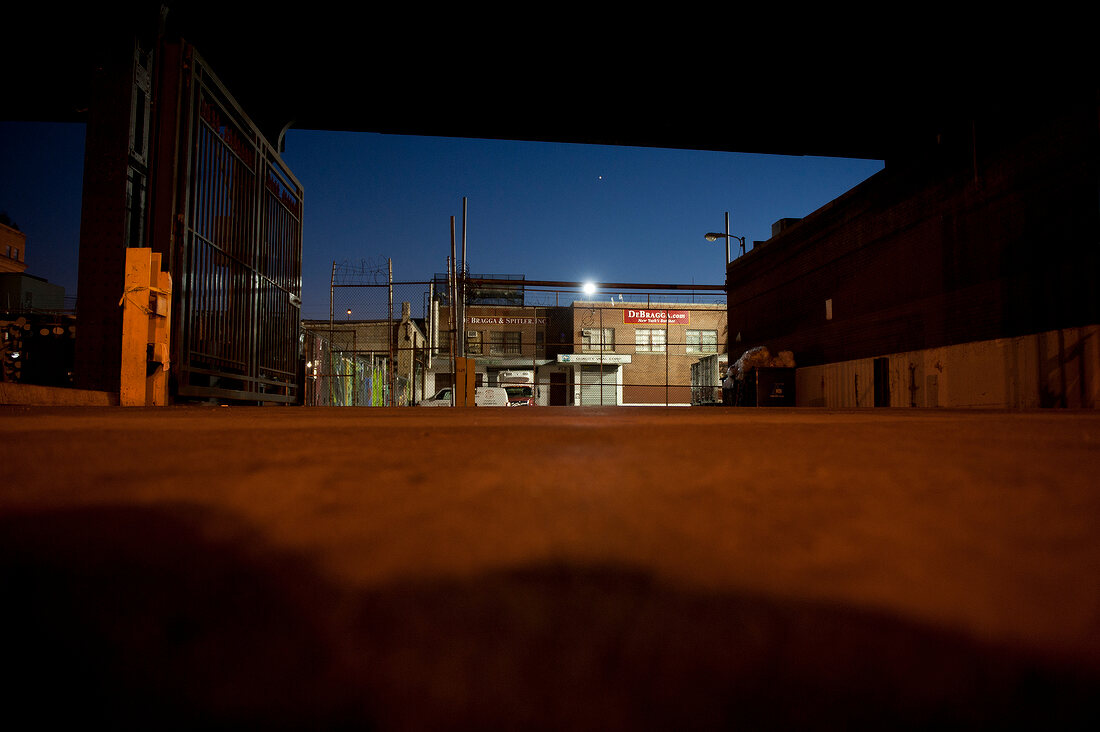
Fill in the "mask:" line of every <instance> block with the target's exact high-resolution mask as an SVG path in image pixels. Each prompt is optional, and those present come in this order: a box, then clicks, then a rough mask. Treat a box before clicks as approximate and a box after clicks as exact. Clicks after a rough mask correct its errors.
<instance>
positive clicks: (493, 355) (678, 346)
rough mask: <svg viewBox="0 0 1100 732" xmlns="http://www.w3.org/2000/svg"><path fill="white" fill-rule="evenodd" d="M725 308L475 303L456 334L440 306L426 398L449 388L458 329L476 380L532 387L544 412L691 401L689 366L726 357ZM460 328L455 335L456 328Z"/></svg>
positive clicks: (655, 304) (609, 303) (616, 303)
mask: <svg viewBox="0 0 1100 732" xmlns="http://www.w3.org/2000/svg"><path fill="white" fill-rule="evenodd" d="M726 318H727V316H726V310H725V306H724V305H721V304H697V303H659V302H629V301H622V300H619V301H613V302H612V301H603V302H596V301H575V302H573V303H572V304H571V305H569V306H552V307H519V306H503V305H486V306H479V305H471V306H468V307H467V310H466V316H465V318H464V320H465V322H464V323H463V325H462V327H461V328H454V326H453V324H452V321H451V313H450V310H449V308H447V307H445V306H444V307H440V308H438V318H437V321H436V328H434V329H432V328H431V327H430V326H428V327H427V330H431V331H432V332H434V333H435V334H436V335H435V336H434V337H435V341H434V342H435V343H436V344H437V346H436V348H435V353H436V354H437V357H436V358H435V359H433V366H432V369H431V370H430V372H429V380H430V382H431V383H430V385H429V386H426V387H425V388H426V389H427V391H428V393H434V392H433V389H434V390H435V391H438V390H439V389H441V388H444V387H447V386H450V385H451V375H450V359H449V358H448V356H449V354H450V349H451V348H452V345H451V343H452V336H451V334H452V333H453V332H456V331H457V332H458V333H459V337H461V338H462V339H464V341H465V343H464V347H465V355H466V356H468V357H470V358H473V359H474V361H475V371H476V383H477V384H478V385H486V386H496V385H499V384H502V383H505V381H507V382H510V383H515V382H517V381H527V382H529V383H531V384H532V385H533V386H534V389H535V398H536V402H537V403H538V404H540V405H544V406H619V405H622V406H641V405H647V406H652V405H661V406H665V405H688V404H690V403H691V365H692V364H693V363H695V362H696V361H698V360H699V358H701V357H703V356H705V355H707V354H713V353H725V352H726V342H727V333H726ZM452 328H454V330H452Z"/></svg>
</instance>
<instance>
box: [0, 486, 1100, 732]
mask: <svg viewBox="0 0 1100 732" xmlns="http://www.w3.org/2000/svg"><path fill="white" fill-rule="evenodd" d="M0 586H2V588H3V593H2V594H3V601H2V602H3V607H4V620H5V622H4V624H3V631H2V643H3V649H4V650H3V654H2V659H3V660H2V665H3V669H2V670H3V671H4V672H5V677H6V678H7V679H9V682H8V688H7V692H8V693H7V694H5V695H6V696H7V697H8V699H9V700H10V701H9V702H7V703H5V707H6V709H5V712H4V716H5V719H7V720H13V719H14V720H16V721H21V722H25V723H30V724H33V726H34V727H37V728H48V727H51V726H57V724H58V723H64V724H72V723H74V722H79V723H81V724H82V726H90V725H92V724H98V725H100V726H105V727H109V728H113V729H127V728H130V729H132V728H146V729H185V728H186V729H195V728H203V729H217V728H228V729H239V728H260V729H299V728H310V729H343V728H348V729H571V730H579V729H600V730H614V729H678V730H685V729H727V728H738V727H740V728H749V729H791V728H815V729H821V728H848V729H851V728H881V727H888V728H895V729H896V728H917V727H919V728H927V727H966V728H974V727H989V728H1000V727H1004V726H1006V725H1011V726H1013V727H1016V726H1021V725H1024V726H1036V727H1039V726H1042V727H1054V728H1059V727H1060V728H1065V727H1071V726H1072V727H1081V728H1095V726H1094V725H1095V723H1096V722H1097V721H1098V720H1097V711H1096V708H1095V706H1094V701H1095V699H1096V695H1097V692H1098V691H1100V679H1098V678H1097V677H1096V676H1095V675H1094V674H1092V673H1090V672H1086V671H1085V670H1082V669H1079V668H1073V667H1070V666H1068V665H1066V664H1060V663H1058V662H1056V661H1055V660H1053V659H1049V658H1039V657H1036V656H1034V655H1028V654H1025V653H1023V652H1021V651H1019V650H1018V649H1011V648H1003V647H995V646H989V645H984V644H980V643H977V642H974V641H973V640H971V639H968V638H965V637H963V636H959V635H955V634H952V633H948V632H943V631H941V630H936V629H933V628H929V627H925V626H922V625H918V624H914V623H910V622H906V621H903V620H899V619H897V618H892V617H888V616H885V615H881V614H876V613H872V612H868V611H864V610H861V609H859V608H849V607H837V606H825V605H820V604H813V603H792V602H788V601H780V600H777V599H773V598H769V597H762V596H753V595H744V594H704V593H692V592H688V591H684V590H680V589H674V588H670V587H668V586H667V585H664V584H661V583H659V582H656V581H655V580H654V579H653V578H651V577H650V576H649V575H648V574H646V573H645V572H641V571H638V570H635V569H632V568H629V567H615V566H601V567H586V566H572V565H543V566H528V567H521V568H517V569H515V570H513V571H507V572H500V573H493V574H487V575H484V576H481V577H478V578H476V579H473V580H470V581H439V582H422V583H408V584H394V585H391V586H387V587H382V588H378V589H373V590H371V591H368V592H362V591H358V592H356V591H351V590H348V589H346V588H343V587H338V586H333V585H332V584H330V583H328V582H326V581H325V580H324V579H323V578H321V577H320V576H319V575H318V573H317V572H316V571H314V569H313V567H312V566H311V564H310V562H309V561H308V558H303V557H295V556H291V555H288V554H286V553H284V552H279V551H275V550H273V549H271V547H269V546H265V545H264V543H263V542H262V541H261V540H260V539H259V538H258V537H257V536H256V535H255V534H254V533H252V532H250V531H249V529H248V527H246V526H243V525H241V524H239V523H237V522H235V521H234V520H233V519H231V518H228V517H226V516H223V515H219V514H214V513H211V512H208V511H206V510H205V509H198V508H193V507H176V508H174V509H171V510H166V509H163V508H162V509H153V508H135V507H122V506H119V507H97V508H87V509H79V510H76V509H74V510H64V511H49V512H31V513H19V514H13V513H7V514H5V515H3V516H0ZM5 726H7V725H5Z"/></svg>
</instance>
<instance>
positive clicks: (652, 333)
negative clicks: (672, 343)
mask: <svg viewBox="0 0 1100 732" xmlns="http://www.w3.org/2000/svg"><path fill="white" fill-rule="evenodd" d="M634 350H636V351H637V352H638V353H644V352H647V351H648V352H651V353H664V352H665V331H664V329H660V328H639V329H638V330H636V331H634Z"/></svg>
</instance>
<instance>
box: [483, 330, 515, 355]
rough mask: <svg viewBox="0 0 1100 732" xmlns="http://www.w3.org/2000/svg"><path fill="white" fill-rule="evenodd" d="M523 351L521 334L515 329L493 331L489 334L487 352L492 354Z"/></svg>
mask: <svg viewBox="0 0 1100 732" xmlns="http://www.w3.org/2000/svg"><path fill="white" fill-rule="evenodd" d="M522 351H523V336H522V334H521V333H520V332H519V331H518V330H517V331H493V332H492V333H490V334H489V353H490V354H492V355H502V354H503V355H509V354H519V353H521V352H522Z"/></svg>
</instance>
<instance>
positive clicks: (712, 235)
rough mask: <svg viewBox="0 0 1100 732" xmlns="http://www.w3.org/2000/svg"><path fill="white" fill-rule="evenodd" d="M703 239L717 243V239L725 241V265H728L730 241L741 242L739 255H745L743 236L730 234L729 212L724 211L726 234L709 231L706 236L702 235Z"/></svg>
mask: <svg viewBox="0 0 1100 732" xmlns="http://www.w3.org/2000/svg"><path fill="white" fill-rule="evenodd" d="M704 238H705V239H706V240H707V241H718V240H719V239H725V240H726V264H729V263H730V239H737V240H738V241H739V242H741V253H742V254H744V253H745V237H743V236H734V235H733V234H731V233H730V212H729V211H726V233H725V234H720V233H718V232H713V231H710V232H707V233H706V234H704Z"/></svg>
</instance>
